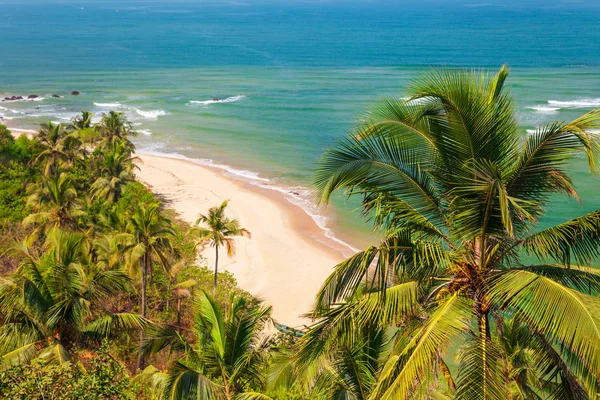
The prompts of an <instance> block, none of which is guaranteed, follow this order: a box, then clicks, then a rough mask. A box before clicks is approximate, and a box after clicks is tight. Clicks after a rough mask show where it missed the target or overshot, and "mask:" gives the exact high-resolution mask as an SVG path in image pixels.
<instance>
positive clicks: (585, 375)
mask: <svg viewBox="0 0 600 400" xmlns="http://www.w3.org/2000/svg"><path fill="white" fill-rule="evenodd" d="M507 76H508V69H507V68H506V67H503V68H502V69H501V70H500V72H499V73H498V74H496V75H494V76H490V75H487V74H485V73H483V72H477V71H464V70H446V71H440V72H433V73H430V74H428V75H426V76H424V77H423V78H421V79H418V80H417V81H416V82H415V83H414V84H413V86H412V89H411V92H410V93H409V95H410V99H409V100H393V99H388V100H385V101H382V102H381V103H380V104H379V105H378V106H377V107H376V108H374V109H372V110H371V112H370V113H369V114H368V115H367V118H366V120H365V122H364V124H361V125H360V126H358V128H357V130H356V132H354V133H353V134H352V135H350V137H348V138H347V139H345V140H343V141H342V142H341V143H340V144H339V145H338V146H337V147H336V148H334V149H330V150H327V152H326V153H325V155H324V158H323V160H322V161H321V163H320V164H319V167H318V169H317V172H316V176H315V184H316V187H317V189H318V194H319V198H320V200H321V201H322V202H327V201H329V199H330V196H331V194H332V193H333V192H335V191H336V190H338V189H345V190H346V192H347V193H348V194H350V195H353V196H355V197H360V198H361V200H362V210H363V212H364V214H365V215H366V216H368V217H369V218H370V219H371V220H372V221H373V222H374V226H375V228H376V231H377V232H378V233H380V234H381V235H382V237H383V239H382V241H381V245H380V246H373V247H369V248H367V249H366V250H365V251H362V252H359V253H357V254H356V255H354V256H352V257H351V258H350V259H348V260H346V261H344V262H342V263H341V264H339V265H338V266H336V268H335V271H334V272H333V273H332V274H331V276H330V277H329V278H328V279H327V280H326V282H325V284H324V285H323V287H322V289H321V290H320V292H319V293H318V295H317V299H316V307H315V310H314V313H313V316H314V317H315V318H317V319H319V318H323V320H322V321H321V322H320V324H325V328H323V327H321V328H320V329H321V330H320V333H321V334H316V333H315V334H314V335H307V336H308V337H309V338H311V340H310V342H306V343H304V345H303V346H304V347H306V348H309V347H312V348H313V352H316V353H318V352H319V349H321V348H327V346H325V345H324V343H329V342H332V341H338V340H340V338H348V337H352V336H353V335H354V334H353V331H354V330H356V329H358V328H360V326H362V325H364V324H365V323H367V322H369V323H377V324H379V325H381V326H389V327H392V328H394V329H397V330H398V332H397V337H398V338H403V339H402V340H405V341H406V345H404V346H400V347H397V348H396V351H395V352H394V353H392V355H391V356H390V357H389V358H388V361H387V364H386V365H385V367H384V368H383V371H382V373H381V374H380V375H379V376H378V382H377V385H376V387H375V388H374V390H373V394H372V395H371V397H372V398H374V399H375V398H376V399H384V400H385V399H392V398H393V399H396V398H400V399H404V398H410V397H411V396H412V395H413V394H415V393H416V390H417V389H418V388H422V387H424V386H426V385H428V384H429V383H431V381H433V380H436V379H437V376H435V375H434V376H431V374H428V372H429V371H434V370H437V371H438V372H443V371H441V370H440V369H439V367H438V365H439V360H440V359H443V357H448V356H452V354H453V349H456V347H457V346H456V344H457V343H462V346H460V352H459V356H460V359H459V369H458V375H457V379H453V380H454V381H455V382H456V391H455V396H456V398H458V399H474V398H485V399H503V398H509V397H508V396H509V395H508V394H507V388H508V387H509V383H510V382H515V380H516V376H506V375H504V374H502V373H501V371H502V370H503V368H505V367H506V366H505V365H504V364H505V361H504V360H505V357H507V356H506V350H503V349H502V346H500V342H501V341H502V340H503V333H502V325H503V323H502V321H503V320H505V319H509V318H515V317H516V318H518V320H519V321H520V323H521V324H522V325H523V327H524V329H527V330H528V331H529V332H530V333H531V334H532V335H534V336H535V337H536V340H537V341H539V343H541V347H542V348H543V355H544V357H545V359H546V360H547V361H548V362H549V363H552V365H553V371H555V372H556V373H555V374H554V375H553V376H551V375H548V370H543V369H542V368H541V367H540V366H538V367H536V368H535V371H534V372H535V375H536V376H537V377H538V378H542V379H546V380H548V381H550V382H553V383H554V385H555V386H556V390H557V392H556V393H555V394H554V395H555V396H559V394H560V395H564V396H565V397H564V398H582V397H579V395H578V393H580V391H581V388H583V390H584V391H585V392H586V393H587V395H589V396H590V397H594V396H595V395H596V393H597V391H598V384H599V380H598V379H599V377H600V311H599V310H600V300H599V299H598V297H597V294H598V293H599V292H600V274H598V273H597V271H596V270H595V269H594V268H592V266H593V263H594V260H597V259H598V256H600V210H599V211H593V212H589V213H587V214H585V215H582V216H581V217H578V218H575V219H572V220H568V221H565V222H563V223H561V224H559V225H556V226H551V227H547V228H543V229H542V228H540V227H539V222H540V220H541V218H542V217H543V215H544V213H545V211H546V206H547V203H548V200H549V199H550V197H551V196H555V195H557V194H566V195H568V196H571V197H575V198H577V199H578V198H579V197H578V195H577V192H576V191H575V188H574V185H573V182H572V180H571V178H570V177H569V175H568V174H567V169H568V163H569V161H570V160H571V159H572V157H573V155H575V154H577V153H578V152H583V153H584V154H585V155H586V156H587V159H588V161H589V167H590V169H591V170H592V171H598V161H599V158H598V157H599V156H600V152H599V149H600V146H599V143H598V138H597V137H595V136H593V135H592V134H591V133H590V130H591V129H597V128H598V127H599V126H600V110H594V111H591V112H588V113H586V114H584V115H582V116H581V117H579V118H577V119H575V120H574V121H571V122H566V123H565V122H563V123H559V122H555V123H551V124H548V125H544V126H541V127H539V128H538V129H537V130H536V132H535V133H533V134H531V135H529V136H527V137H523V136H522V134H521V131H520V129H519V128H518V125H517V121H516V117H515V111H514V108H513V100H512V98H511V96H510V95H509V94H507V93H506V92H505V91H504V82H505V80H506V78H507ZM358 290H363V291H364V292H365V294H364V295H363V296H361V297H359V298H355V297H354V296H355V294H356V293H357V291H358ZM333 309H335V313H333V314H334V316H332V312H331V310H333ZM413 324H417V325H418V326H419V325H420V326H419V327H418V329H408V328H407V327H412V326H413ZM318 326H321V325H318ZM307 340H308V339H307ZM452 344H455V345H454V346H451V345H452ZM305 353H306V352H305ZM308 354H311V353H310V352H308ZM315 357H316V356H314V355H312V356H310V357H308V358H309V359H311V358H312V359H314V358H315ZM517 375H518V374H517ZM536 390H537V389H536ZM536 393H538V394H539V393H540V392H539V391H538V392H536Z"/></svg>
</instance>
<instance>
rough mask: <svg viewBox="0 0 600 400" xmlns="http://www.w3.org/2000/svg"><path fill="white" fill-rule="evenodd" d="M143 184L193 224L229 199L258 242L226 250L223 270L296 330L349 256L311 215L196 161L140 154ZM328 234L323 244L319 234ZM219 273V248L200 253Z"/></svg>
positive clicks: (231, 212)
mask: <svg viewBox="0 0 600 400" xmlns="http://www.w3.org/2000/svg"><path fill="white" fill-rule="evenodd" d="M136 156H137V157H139V158H140V160H141V161H142V162H141V163H138V166H139V168H140V169H139V170H138V171H137V172H136V174H137V177H138V179H139V180H140V181H141V182H143V183H144V184H146V185H147V186H148V187H149V188H150V189H151V190H152V191H153V192H154V193H156V194H158V195H160V196H162V197H163V198H164V199H165V201H166V203H167V206H168V207H170V208H173V209H174V210H175V211H177V213H178V214H179V215H180V217H181V218H182V219H183V220H185V221H186V222H189V223H192V224H193V223H194V222H195V220H196V219H197V216H198V214H199V213H205V212H206V211H207V210H208V208H210V207H212V206H215V205H218V204H220V203H221V202H222V201H223V200H229V205H228V207H227V212H228V215H229V216H230V217H233V218H238V219H239V220H240V223H241V225H242V226H243V227H245V228H247V229H248V230H249V231H250V232H251V233H252V238H251V239H248V238H242V237H240V238H236V239H235V240H236V254H235V256H233V257H231V258H229V257H227V256H224V254H223V251H222V252H221V257H220V258H219V259H220V264H219V269H220V270H221V269H224V270H227V271H230V272H231V273H232V274H233V275H234V277H235V278H236V280H237V282H238V285H239V286H240V287H241V288H242V289H244V290H246V291H248V292H249V293H251V294H252V295H254V296H256V297H258V298H260V299H262V300H264V301H265V302H266V304H268V305H271V306H272V307H273V317H274V318H275V319H276V320H278V321H280V322H282V323H284V324H286V325H289V326H301V325H304V324H308V323H309V322H310V321H309V320H308V319H307V318H304V317H302V315H303V314H305V313H307V312H308V311H309V310H310V309H311V307H312V305H313V301H314V296H315V294H316V292H317V291H318V290H319V288H320V287H321V285H322V284H323V282H324V280H325V279H326V278H327V276H329V274H330V273H331V272H332V270H333V267H334V266H335V265H336V264H338V263H339V262H341V261H343V260H344V258H345V256H344V254H343V249H342V248H341V246H340V244H339V243H337V242H335V241H333V240H332V239H330V238H328V237H327V236H325V234H324V232H323V231H322V229H321V228H319V227H318V226H317V224H316V223H315V222H314V221H313V220H312V218H311V217H310V216H309V215H308V214H306V213H305V212H304V210H302V208H300V207H299V206H297V205H294V204H292V203H290V202H289V201H287V200H286V199H285V198H284V196H283V194H281V193H278V192H275V191H270V190H268V189H264V188H260V187H258V186H255V185H251V184H246V183H244V182H242V181H238V180H235V179H232V178H229V177H227V176H225V175H224V174H223V173H222V172H221V171H217V170H216V169H215V168H211V167H207V166H201V165H198V164H195V163H193V162H190V161H186V160H180V159H174V158H169V157H162V156H156V155H148V154H140V153H137V154H136ZM319 236H321V239H320V240H316V239H315V238H316V237H319ZM201 254H202V256H203V257H205V258H206V260H207V262H208V267H209V268H214V259H215V255H214V249H213V248H210V247H207V248H206V249H204V250H203V251H202V252H201Z"/></svg>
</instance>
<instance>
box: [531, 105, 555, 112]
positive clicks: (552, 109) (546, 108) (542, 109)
mask: <svg viewBox="0 0 600 400" xmlns="http://www.w3.org/2000/svg"><path fill="white" fill-rule="evenodd" d="M527 108H529V109H531V110H535V111H537V112H540V113H544V114H554V113H556V112H558V111H559V110H560V107H553V106H551V105H548V104H541V105H538V106H530V107H527Z"/></svg>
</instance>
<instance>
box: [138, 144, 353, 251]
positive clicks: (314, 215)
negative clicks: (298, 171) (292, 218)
mask: <svg viewBox="0 0 600 400" xmlns="http://www.w3.org/2000/svg"><path fill="white" fill-rule="evenodd" d="M163 149H164V146H162V145H160V144H153V145H149V146H145V147H144V148H143V149H138V150H137V151H138V153H140V154H148V155H155V156H159V157H167V158H174V159H178V160H185V161H189V162H192V163H194V164H198V165H202V166H206V167H209V168H217V169H221V170H224V171H226V172H227V175H229V176H232V177H234V178H237V179H241V180H243V181H244V182H248V183H250V184H253V185H256V186H259V187H261V188H264V189H269V190H274V191H277V192H280V193H282V194H283V196H284V198H285V199H286V200H287V201H289V202H290V203H292V204H294V205H297V206H298V207H300V208H301V209H302V210H303V211H304V212H305V213H306V214H307V215H308V216H309V217H310V218H311V219H312V220H313V221H314V222H315V223H316V224H317V226H318V227H319V228H320V229H321V230H322V231H323V232H324V234H325V236H326V237H327V238H329V239H330V240H332V241H334V242H336V243H338V244H340V245H342V246H344V247H346V248H348V249H349V250H351V251H352V252H357V251H359V249H356V248H355V247H353V246H351V245H350V244H348V243H346V242H344V241H343V240H341V239H339V238H337V237H336V236H335V234H334V231H333V230H332V229H331V228H328V227H327V223H328V221H329V219H328V218H327V217H326V216H324V215H322V214H321V213H319V210H318V207H317V206H316V205H315V203H314V202H313V201H312V200H311V198H312V196H311V195H310V194H311V192H310V190H309V189H307V188H304V187H298V186H293V187H282V186H278V185H273V184H271V181H270V180H269V179H267V178H263V177H261V176H260V175H259V174H257V173H255V172H252V171H247V170H240V169H236V168H233V167H230V166H229V165H225V164H219V163H216V162H214V161H213V160H209V159H198V158H191V157H187V156H184V155H182V154H179V153H164V152H162V151H161V150H163ZM323 244H325V245H327V243H323Z"/></svg>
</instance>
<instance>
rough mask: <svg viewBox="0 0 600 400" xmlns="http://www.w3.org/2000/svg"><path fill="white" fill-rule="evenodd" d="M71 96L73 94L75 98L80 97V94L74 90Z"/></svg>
mask: <svg viewBox="0 0 600 400" xmlns="http://www.w3.org/2000/svg"><path fill="white" fill-rule="evenodd" d="M71 94H72V95H73V96H78V95H79V92H78V91H77V90H73V91H72V92H71Z"/></svg>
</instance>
